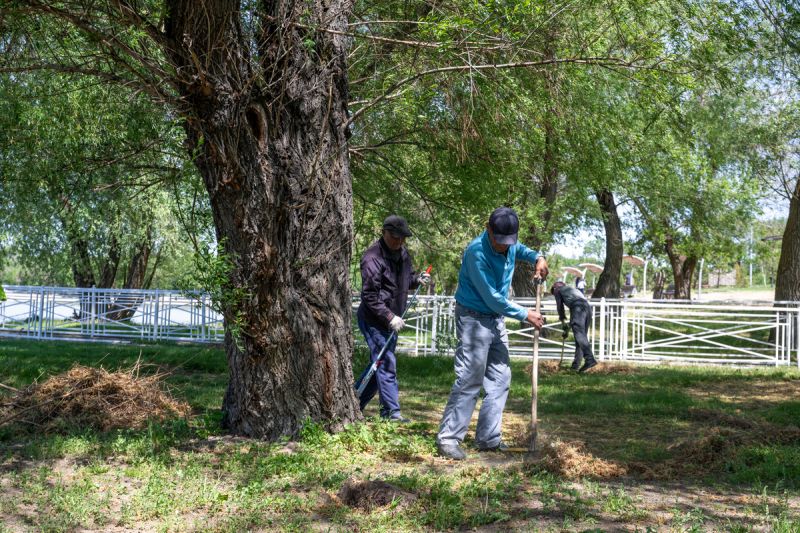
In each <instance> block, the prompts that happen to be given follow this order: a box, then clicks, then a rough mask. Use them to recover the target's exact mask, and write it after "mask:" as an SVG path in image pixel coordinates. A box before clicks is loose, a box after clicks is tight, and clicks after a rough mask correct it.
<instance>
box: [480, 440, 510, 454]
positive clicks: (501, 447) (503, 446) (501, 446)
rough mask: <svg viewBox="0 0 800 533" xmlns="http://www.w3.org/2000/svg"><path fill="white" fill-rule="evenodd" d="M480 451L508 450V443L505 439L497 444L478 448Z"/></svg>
mask: <svg viewBox="0 0 800 533" xmlns="http://www.w3.org/2000/svg"><path fill="white" fill-rule="evenodd" d="M478 451H479V452H507V451H508V444H506V443H505V442H503V441H500V442H499V443H498V444H497V446H490V447H488V448H478Z"/></svg>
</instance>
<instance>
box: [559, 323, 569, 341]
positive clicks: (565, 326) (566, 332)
mask: <svg viewBox="0 0 800 533" xmlns="http://www.w3.org/2000/svg"><path fill="white" fill-rule="evenodd" d="M567 337H569V324H567V323H566V322H562V323H561V338H562V339H566V338H567Z"/></svg>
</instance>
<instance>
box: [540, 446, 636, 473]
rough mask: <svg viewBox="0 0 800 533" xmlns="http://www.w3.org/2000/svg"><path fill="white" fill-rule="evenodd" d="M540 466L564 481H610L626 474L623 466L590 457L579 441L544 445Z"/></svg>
mask: <svg viewBox="0 0 800 533" xmlns="http://www.w3.org/2000/svg"><path fill="white" fill-rule="evenodd" d="M540 465H541V467H542V468H544V469H545V470H547V471H548V472H551V473H553V474H556V475H558V476H561V477H564V478H566V479H580V478H593V479H611V478H616V477H620V476H625V475H627V474H628V470H627V468H625V467H624V466H622V465H620V464H617V463H614V462H612V461H606V460H604V459H600V458H598V457H595V456H594V455H592V454H591V453H590V452H588V451H587V450H586V446H585V444H584V443H582V442H580V441H574V442H563V441H555V442H548V443H546V444H545V445H544V447H543V449H542V459H541V462H540Z"/></svg>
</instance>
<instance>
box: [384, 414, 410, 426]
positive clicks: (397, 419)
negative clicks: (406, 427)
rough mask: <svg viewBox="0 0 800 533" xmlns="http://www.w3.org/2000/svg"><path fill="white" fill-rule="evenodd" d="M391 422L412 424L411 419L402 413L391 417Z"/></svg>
mask: <svg viewBox="0 0 800 533" xmlns="http://www.w3.org/2000/svg"><path fill="white" fill-rule="evenodd" d="M389 422H394V423H396V424H410V423H411V420H409V419H408V418H406V417H404V416H402V415H398V416H393V417H391V418H390V419H389Z"/></svg>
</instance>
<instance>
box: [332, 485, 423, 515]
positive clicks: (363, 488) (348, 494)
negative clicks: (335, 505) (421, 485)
mask: <svg viewBox="0 0 800 533" xmlns="http://www.w3.org/2000/svg"><path fill="white" fill-rule="evenodd" d="M337 496H338V498H339V500H340V501H341V502H342V503H343V504H345V505H347V506H348V507H353V508H355V509H361V510H363V511H371V510H373V509H375V508H377V507H385V506H387V505H389V504H391V503H396V504H397V505H408V504H409V503H411V502H413V501H415V500H416V499H417V496H416V495H415V494H412V493H410V492H407V491H405V490H403V489H401V488H400V487H396V486H394V485H392V484H391V483H387V482H386V481H382V480H372V481H356V480H353V479H348V480H347V481H345V482H344V484H343V485H342V488H341V489H340V490H339V494H338V495H337Z"/></svg>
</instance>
